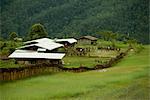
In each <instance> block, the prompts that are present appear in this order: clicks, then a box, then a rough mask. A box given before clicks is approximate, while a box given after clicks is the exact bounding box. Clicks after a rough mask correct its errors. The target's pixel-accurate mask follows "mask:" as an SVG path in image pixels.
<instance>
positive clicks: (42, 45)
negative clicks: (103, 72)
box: [9, 36, 97, 65]
mask: <svg viewBox="0 0 150 100" xmlns="http://www.w3.org/2000/svg"><path fill="white" fill-rule="evenodd" d="M96 41H97V38H95V37H92V36H83V37H80V38H79V39H74V38H68V39H49V38H41V39H36V40H31V41H27V42H24V45H23V46H21V47H19V48H16V50H15V51H14V52H13V53H12V54H10V55H9V58H13V59H15V60H16V61H17V63H20V64H24V65H33V64H42V63H48V64H62V58H63V57H64V56H65V52H64V51H65V50H66V48H68V47H74V45H75V44H77V43H79V44H90V45H93V44H96Z"/></svg>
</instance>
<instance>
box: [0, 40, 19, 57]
mask: <svg viewBox="0 0 150 100" xmlns="http://www.w3.org/2000/svg"><path fill="white" fill-rule="evenodd" d="M21 45H22V42H16V41H0V56H8V55H9V54H10V53H12V52H13V51H15V49H16V48H17V47H19V46H21Z"/></svg>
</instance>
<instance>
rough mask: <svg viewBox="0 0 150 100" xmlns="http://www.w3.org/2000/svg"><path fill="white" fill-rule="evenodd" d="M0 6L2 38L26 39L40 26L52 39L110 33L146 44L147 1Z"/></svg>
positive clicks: (69, 0) (27, 0)
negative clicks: (37, 24) (9, 36)
mask: <svg viewBox="0 0 150 100" xmlns="http://www.w3.org/2000/svg"><path fill="white" fill-rule="evenodd" d="M1 6H2V12H1V19H2V23H1V24H2V25H1V27H2V28H1V29H3V30H2V36H3V37H7V34H8V33H9V32H12V31H15V32H17V33H20V34H19V35H21V36H25V35H26V33H28V29H29V28H30V26H31V25H33V24H34V23H42V24H43V25H44V26H45V27H46V28H47V29H48V30H47V31H48V34H49V36H50V37H51V38H53V37H69V36H76V37H78V36H81V35H87V34H88V35H96V32H97V31H101V30H110V31H113V32H119V33H123V34H127V33H131V34H130V36H131V37H135V38H136V39H137V40H138V41H140V42H142V43H149V36H148V35H149V30H148V28H149V21H148V19H149V8H148V7H149V0H109V1H108V0H13V1H12V0H2V4H1ZM14 12H15V13H14ZM73 33H77V34H73ZM35 37H36V36H35Z"/></svg>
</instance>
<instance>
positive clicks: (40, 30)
mask: <svg viewBox="0 0 150 100" xmlns="http://www.w3.org/2000/svg"><path fill="white" fill-rule="evenodd" d="M47 36H48V33H47V32H46V30H45V28H44V26H43V25H42V24H34V25H32V27H31V28H30V31H29V33H28V37H29V39H30V40H32V39H38V38H44V37H47Z"/></svg>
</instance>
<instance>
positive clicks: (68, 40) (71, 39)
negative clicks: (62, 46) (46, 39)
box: [55, 38, 77, 44]
mask: <svg viewBox="0 0 150 100" xmlns="http://www.w3.org/2000/svg"><path fill="white" fill-rule="evenodd" d="M55 41H56V42H65V41H67V42H69V43H70V44H72V43H75V42H77V40H76V39H74V38H69V39H56V40H55Z"/></svg>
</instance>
